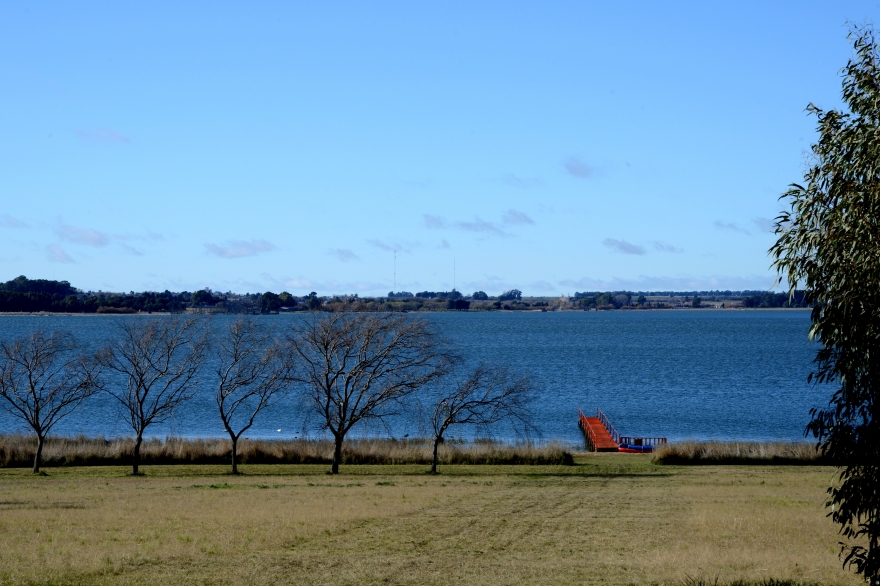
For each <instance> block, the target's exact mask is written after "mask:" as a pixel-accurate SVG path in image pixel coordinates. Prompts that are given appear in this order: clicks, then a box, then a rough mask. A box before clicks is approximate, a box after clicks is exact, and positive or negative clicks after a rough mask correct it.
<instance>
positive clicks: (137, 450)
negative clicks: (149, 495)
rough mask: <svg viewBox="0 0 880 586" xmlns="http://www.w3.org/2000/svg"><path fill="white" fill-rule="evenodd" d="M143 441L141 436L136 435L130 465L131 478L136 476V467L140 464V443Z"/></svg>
mask: <svg viewBox="0 0 880 586" xmlns="http://www.w3.org/2000/svg"><path fill="white" fill-rule="evenodd" d="M143 441H144V438H143V436H142V435H141V434H138V436H137V439H136V440H135V441H134V460H133V461H132V464H131V474H132V476H137V475H138V474H139V472H138V465H139V464H140V463H141V442H143Z"/></svg>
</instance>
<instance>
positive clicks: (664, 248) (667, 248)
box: [654, 240, 684, 254]
mask: <svg viewBox="0 0 880 586" xmlns="http://www.w3.org/2000/svg"><path fill="white" fill-rule="evenodd" d="M654 250H659V251H660V252H674V253H676V254H678V253H681V252H684V250H682V249H681V248H678V247H676V246H673V245H671V244H666V243H665V242H660V241H659V240H655V241H654Z"/></svg>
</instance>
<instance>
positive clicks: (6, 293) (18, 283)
mask: <svg viewBox="0 0 880 586" xmlns="http://www.w3.org/2000/svg"><path fill="white" fill-rule="evenodd" d="M808 306H809V305H808V304H807V302H806V296H805V295H804V293H803V291H795V292H794V294H793V295H792V296H790V295H789V294H788V293H773V292H767V291H647V292H646V291H643V292H633V291H604V292H603V291H595V292H576V293H575V294H574V295H573V296H570V297H532V298H529V297H523V294H522V292H521V291H520V290H518V289H511V290H509V291H505V292H504V293H501V294H500V295H497V296H494V297H493V296H490V295H487V294H486V293H485V292H483V291H474V292H473V293H472V294H471V295H465V294H463V293H461V292H459V291H456V290H455V289H453V290H452V291H420V292H417V293H411V292H409V291H391V292H389V293H388V295H387V296H385V297H360V296H358V295H357V294H354V295H331V296H319V295H318V294H317V293H315V292H311V293H309V294H308V295H303V296H295V295H291V294H290V293H288V292H286V291H283V292H281V293H273V292H271V291H267V292H265V293H245V294H234V293H217V292H214V291H211V290H210V289H203V290H199V291H194V292H189V291H182V292H177V293H173V292H171V291H163V292H155V291H145V292H140V293H136V292H134V291H131V292H129V293H105V292H101V291H99V292H83V291H80V290H78V289H76V288H75V287H73V286H72V285H71V284H70V283H68V282H67V281H50V280H44V279H28V278H27V277H25V276H20V277H17V278H15V279H13V280H11V281H7V282H5V283H0V312H23V313H38V312H50V313H97V314H127V313H231V314H275V313H285V312H299V311H327V312H333V311H339V310H342V309H345V310H347V311H355V312H371V311H373V312H394V311H497V310H506V311H556V310H614V309H673V308H684V307H687V308H708V307H711V308H716V307H722V308H725V307H745V308H782V307H808Z"/></svg>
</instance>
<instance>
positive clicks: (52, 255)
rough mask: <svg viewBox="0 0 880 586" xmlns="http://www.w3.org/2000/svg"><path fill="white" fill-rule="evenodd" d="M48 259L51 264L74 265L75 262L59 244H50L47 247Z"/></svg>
mask: <svg viewBox="0 0 880 586" xmlns="http://www.w3.org/2000/svg"><path fill="white" fill-rule="evenodd" d="M46 258H48V259H49V261H50V262H60V263H72V262H74V260H73V259H72V258H70V256H69V255H68V254H67V253H66V252H64V251H63V250H62V249H61V247H60V246H58V245H57V244H50V245H49V246H47V247H46Z"/></svg>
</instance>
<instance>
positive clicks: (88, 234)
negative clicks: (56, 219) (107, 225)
mask: <svg viewBox="0 0 880 586" xmlns="http://www.w3.org/2000/svg"><path fill="white" fill-rule="evenodd" d="M55 234H56V235H57V236H58V237H59V238H61V239H62V240H66V241H68V242H72V243H74V244H83V245H85V246H94V247H95V248H103V247H104V246H107V244H109V243H110V237H109V236H108V235H107V234H105V233H104V232H100V231H98V230H92V229H91V228H78V227H76V226H70V225H68V224H61V225H60V226H58V227H57V228H55Z"/></svg>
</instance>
